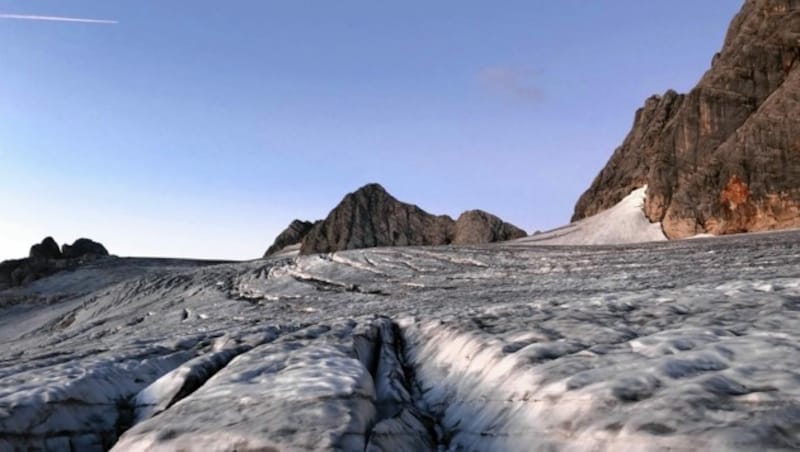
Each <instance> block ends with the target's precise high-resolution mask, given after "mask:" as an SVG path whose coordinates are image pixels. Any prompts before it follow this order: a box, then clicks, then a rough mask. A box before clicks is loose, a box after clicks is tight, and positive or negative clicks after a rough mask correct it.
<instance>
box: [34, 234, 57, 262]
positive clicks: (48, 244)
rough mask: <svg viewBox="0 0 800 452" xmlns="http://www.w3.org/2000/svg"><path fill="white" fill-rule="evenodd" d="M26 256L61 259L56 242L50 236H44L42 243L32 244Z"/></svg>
mask: <svg viewBox="0 0 800 452" xmlns="http://www.w3.org/2000/svg"><path fill="white" fill-rule="evenodd" d="M28 257H30V258H33V259H61V257H63V256H62V254H61V250H60V249H58V243H56V241H55V240H53V238H52V237H46V238H45V239H44V240H42V243H39V244H36V245H33V246H32V247H31V252H30V254H29V255H28Z"/></svg>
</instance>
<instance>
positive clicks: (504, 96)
mask: <svg viewBox="0 0 800 452" xmlns="http://www.w3.org/2000/svg"><path fill="white" fill-rule="evenodd" d="M741 3H742V2H741V1H740V0H703V1H697V0H670V1H661V2H655V1H642V0H606V1H586V0H559V1H544V0H510V1H503V2H490V1H464V0H447V1H403V2H379V1H374V0H363V1H351V0H338V1H335V2H333V1H322V0H320V1H315V2H312V1H302V0H291V1H282V2H279V1H266V0H239V1H235V2H227V1H220V0H215V1H207V0H191V1H190V0H172V1H160V0H136V1H133V0H127V1H108V0H70V1H64V0H0V17H2V14H7V15H8V14H16V15H35V16H56V17H72V18H87V19H105V20H111V21H116V22H117V23H89V22H61V21H54V20H32V19H19V18H11V17H7V18H0V43H2V44H1V45H0V65H2V71H1V72H0V203H2V204H1V205H2V207H1V208H0V259H6V258H12V257H22V256H25V255H27V251H28V248H29V247H30V245H31V244H32V243H33V242H35V241H38V240H40V239H41V238H43V237H44V236H45V235H52V236H54V237H55V238H56V240H58V241H59V242H62V243H63V242H66V241H70V242H71V241H72V240H74V239H75V238H77V237H80V236H86V237H90V238H93V239H95V240H98V241H101V242H103V243H104V244H105V245H106V246H107V248H108V249H109V250H110V251H111V252H112V253H115V254H119V255H135V256H175V257H205V258H237V259H245V258H254V257H258V256H260V255H261V254H262V253H263V251H264V250H265V249H266V248H267V246H268V245H269V244H270V243H271V242H272V240H273V239H274V237H275V235H277V234H278V233H279V232H280V231H281V230H282V229H283V227H285V226H286V225H287V224H288V223H289V222H290V221H291V220H292V219H294V218H301V219H318V218H322V217H324V216H325V215H326V214H327V213H328V211H329V210H330V209H331V208H333V207H334V205H335V204H336V203H337V202H338V201H339V200H340V199H341V198H342V196H343V195H344V194H345V193H347V192H350V191H353V190H354V189H356V188H358V187H359V186H361V185H363V184H365V183H367V182H379V183H381V184H383V185H384V187H386V188H387V190H388V191H389V192H390V193H392V194H393V195H395V196H396V197H397V198H399V199H400V200H402V201H407V202H412V203H415V204H418V205H419V206H420V207H422V208H423V209H425V210H427V211H429V212H432V213H437V214H441V213H446V214H450V215H453V216H455V215H458V213H460V212H461V211H463V210H467V209H472V208H480V209H483V210H487V211H489V212H492V213H494V214H496V215H498V216H500V217H501V218H503V219H505V220H506V221H510V222H512V223H514V224H516V225H518V226H520V227H522V228H524V229H526V230H528V231H529V232H532V231H534V230H536V229H542V230H544V229H548V228H552V227H555V226H558V225H561V224H564V223H566V222H568V221H569V218H570V215H571V214H572V209H573V207H574V204H575V201H576V200H577V198H578V196H579V195H580V193H581V192H582V191H583V190H584V189H585V188H586V187H587V186H588V185H589V184H590V183H591V181H592V179H593V178H594V177H595V175H596V174H597V172H598V171H599V170H600V168H602V166H603V165H604V163H605V162H606V160H607V159H608V157H609V156H610V155H611V153H612V152H613V150H614V148H615V147H616V146H618V145H619V144H620V143H621V142H622V139H623V138H624V136H625V135H626V134H627V132H628V131H629V129H630V126H631V123H632V121H633V115H634V112H635V110H636V109H637V108H639V107H640V106H641V105H642V104H643V103H644V100H645V99H646V98H647V97H648V96H650V95H652V94H656V93H663V92H664V91H666V90H667V89H669V88H674V89H677V90H679V91H686V90H688V89H690V88H691V87H692V86H693V85H694V84H695V83H696V81H697V80H698V79H699V78H700V76H701V75H702V74H703V72H704V71H705V70H707V69H708V67H709V66H710V63H711V58H712V56H713V54H714V52H716V51H718V50H719V48H720V47H721V44H722V40H723V37H724V33H725V30H726V28H727V26H728V24H729V23H730V20H731V19H732V18H733V16H734V14H735V13H736V11H738V9H739V7H740V6H741Z"/></svg>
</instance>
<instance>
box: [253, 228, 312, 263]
mask: <svg viewBox="0 0 800 452" xmlns="http://www.w3.org/2000/svg"><path fill="white" fill-rule="evenodd" d="M313 227H314V223H312V222H310V221H302V220H294V221H292V222H291V224H289V227H287V228H286V229H284V230H283V232H281V233H280V234H279V235H278V237H277V238H275V242H274V243H273V244H272V246H270V247H269V248H268V249H267V251H266V252H265V253H264V257H269V256H272V255H273V254H275V253H278V252H280V251H281V250H282V249H284V248H286V247H287V246H292V245H296V244H298V243H300V242H302V241H303V239H304V238H305V236H306V235H308V233H309V231H311V228H313Z"/></svg>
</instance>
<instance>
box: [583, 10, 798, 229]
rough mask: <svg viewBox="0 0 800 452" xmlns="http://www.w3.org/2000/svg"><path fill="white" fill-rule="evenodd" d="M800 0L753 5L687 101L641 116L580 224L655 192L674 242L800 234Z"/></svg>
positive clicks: (658, 215)
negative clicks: (630, 197) (798, 230)
mask: <svg viewBox="0 0 800 452" xmlns="http://www.w3.org/2000/svg"><path fill="white" fill-rule="evenodd" d="M799 63H800V0H747V1H746V2H745V4H744V6H743V7H742V10H741V11H740V13H739V14H738V15H737V16H736V17H735V18H734V20H733V22H732V23H731V26H730V29H729V31H728V34H727V37H726V39H725V43H724V45H723V48H722V51H721V52H719V53H718V54H717V55H715V56H714V58H713V62H712V67H711V69H709V70H708V72H706V74H705V75H704V76H703V77H702V79H701V80H700V82H699V83H698V85H697V86H696V87H695V88H694V89H693V90H692V91H691V92H690V93H688V94H686V95H680V94H677V93H675V92H674V91H668V92H667V93H666V94H665V95H663V96H660V97H659V96H654V97H651V98H650V99H648V100H647V102H646V103H645V106H644V107H643V108H642V109H640V110H639V111H637V113H636V118H635V121H634V126H633V130H632V131H631V132H630V134H629V135H628V137H627V138H626V139H625V141H624V142H623V144H622V146H620V147H619V148H618V149H617V150H616V151H615V152H614V154H613V156H612V157H611V159H610V160H609V162H608V164H607V165H606V167H605V168H604V169H603V170H602V171H601V172H600V174H599V175H598V176H597V178H596V179H595V180H594V182H593V183H592V185H591V187H589V189H588V190H587V191H586V192H585V193H584V194H583V195H582V196H581V198H580V199H579V201H578V203H577V205H576V206H575V213H574V215H573V221H575V220H580V219H582V218H585V217H587V216H591V215H593V214H595V213H597V212H599V211H602V210H604V209H607V208H609V207H611V206H613V205H614V204H616V203H617V202H619V201H620V200H621V199H622V198H623V197H625V196H626V195H627V194H628V193H630V192H632V191H633V190H634V189H636V188H639V187H642V186H644V185H647V186H648V191H647V201H646V204H645V212H646V214H647V217H648V218H649V219H650V221H653V222H662V225H663V228H664V232H665V233H666V235H667V236H668V237H669V238H673V239H674V238H684V237H687V236H691V235H695V234H697V233H703V232H709V233H713V234H727V233H736V232H747V231H761V230H771V229H780V228H788V227H797V226H800V64H799Z"/></svg>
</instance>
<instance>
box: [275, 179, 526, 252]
mask: <svg viewBox="0 0 800 452" xmlns="http://www.w3.org/2000/svg"><path fill="white" fill-rule="evenodd" d="M306 229H308V230H306ZM525 235H526V234H525V231H523V230H522V229H519V228H518V227H516V226H514V225H512V224H509V223H505V222H503V221H502V220H501V219H499V218H497V217H496V216H494V215H491V214H488V213H486V212H483V211H480V210H472V211H469V212H465V213H464V214H462V215H461V217H459V219H458V221H453V219H452V218H450V217H449V216H447V215H433V214H430V213H428V212H426V211H424V210H422V209H421V208H419V207H418V206H415V205H413V204H407V203H404V202H401V201H398V200H397V199H395V198H394V197H393V196H392V195H390V194H389V193H387V192H386V190H385V189H384V188H383V187H381V186H380V185H379V184H368V185H365V186H363V187H361V188H360V189H358V190H356V191H355V192H353V193H350V194H348V195H347V196H345V197H344V199H342V201H341V202H340V203H339V205H337V206H336V208H334V209H333V210H332V211H331V212H330V213H329V214H328V216H327V217H326V218H325V219H324V220H321V221H318V222H316V223H313V224H311V223H309V222H303V221H299V220H295V221H293V222H292V224H290V225H289V227H288V228H287V229H286V230H285V231H283V232H282V233H281V234H280V235H279V236H278V238H277V239H275V243H274V244H273V245H272V246H271V247H270V248H269V249H268V250H267V252H266V254H265V257H267V256H270V255H272V254H275V253H277V252H278V251H280V250H283V249H285V248H286V247H287V246H291V245H292V244H296V243H298V242H300V243H301V246H300V253H301V254H312V253H329V252H333V251H339V250H349V249H359V248H372V247H378V246H412V245H413V246H427V245H447V244H450V243H453V244H478V243H490V242H498V241H503V240H510V239H514V238H519V237H524V236H525Z"/></svg>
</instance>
